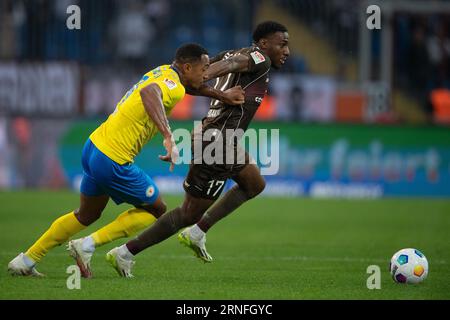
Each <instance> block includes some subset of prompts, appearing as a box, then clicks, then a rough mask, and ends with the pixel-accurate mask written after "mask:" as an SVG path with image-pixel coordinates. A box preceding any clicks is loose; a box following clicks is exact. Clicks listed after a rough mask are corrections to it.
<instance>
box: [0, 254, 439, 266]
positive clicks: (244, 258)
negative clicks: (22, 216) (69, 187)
mask: <svg viewBox="0 0 450 320" xmlns="http://www.w3.org/2000/svg"><path fill="white" fill-rule="evenodd" d="M16 255H17V252H14V253H13V252H0V256H11V259H12V258H13V257H14V256H16ZM49 255H50V256H52V255H53V256H67V257H68V258H69V255H68V254H66V253H62V252H54V253H52V252H50V253H49ZM99 255H101V254H99ZM152 259H172V260H187V259H196V258H195V257H194V256H192V255H175V254H160V255H154V256H152ZM221 260H227V261H229V260H232V261H238V260H241V261H325V262H327V261H328V262H361V263H363V262H364V263H380V264H382V263H385V264H389V261H390V259H380V258H374V259H371V258H358V257H311V256H281V257H276V256H266V257H255V256H231V257H230V256H220V258H217V259H216V261H221ZM430 264H442V265H445V264H447V261H445V260H436V261H435V260H433V261H432V262H430Z"/></svg>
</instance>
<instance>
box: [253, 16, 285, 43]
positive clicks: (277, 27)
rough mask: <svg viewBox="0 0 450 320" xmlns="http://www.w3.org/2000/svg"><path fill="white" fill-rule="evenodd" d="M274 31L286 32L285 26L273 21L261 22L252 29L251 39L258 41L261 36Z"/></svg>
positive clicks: (268, 34) (263, 36)
mask: <svg viewBox="0 0 450 320" xmlns="http://www.w3.org/2000/svg"><path fill="white" fill-rule="evenodd" d="M276 32H287V28H286V27H285V26H283V25H282V24H281V23H278V22H275V21H265V22H261V23H260V24H258V25H257V26H256V28H255V31H253V41H255V42H258V41H259V40H261V39H262V38H265V37H267V36H270V35H271V34H273V33H276Z"/></svg>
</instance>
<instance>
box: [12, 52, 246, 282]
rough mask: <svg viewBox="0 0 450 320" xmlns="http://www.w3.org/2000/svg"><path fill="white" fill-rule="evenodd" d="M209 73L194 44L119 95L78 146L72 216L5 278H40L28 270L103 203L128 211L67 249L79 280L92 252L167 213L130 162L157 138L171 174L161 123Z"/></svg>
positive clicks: (171, 147)
mask: <svg viewBox="0 0 450 320" xmlns="http://www.w3.org/2000/svg"><path fill="white" fill-rule="evenodd" d="M208 67H209V57H208V54H207V51H206V50H205V49H204V48H202V47H201V46H199V45H197V44H186V45H183V46H181V47H180V48H179V49H178V50H177V52H176V56H175V61H174V62H173V63H172V65H163V66H160V67H158V68H155V69H153V70H152V71H150V72H148V73H146V74H145V75H144V76H143V78H142V79H141V80H140V81H139V82H138V83H137V84H136V85H134V86H133V88H131V89H130V90H129V91H128V92H127V93H126V94H125V96H124V97H123V98H122V99H121V101H120V102H119V103H118V104H117V107H116V110H115V111H114V112H113V113H112V114H111V115H110V116H109V117H108V119H107V120H106V121H105V122H104V123H102V124H101V125H100V126H99V127H98V128H97V129H96V130H95V131H94V132H93V133H92V134H91V135H90V137H89V139H88V140H87V142H86V144H85V145H84V148H83V153H82V166H83V171H84V174H83V180H82V183H81V195H80V206H79V208H78V209H76V210H74V211H71V212H69V213H68V214H66V215H63V216H61V217H59V218H58V219H56V220H55V221H54V222H53V224H52V225H51V226H50V228H49V229H48V230H47V231H46V232H45V233H44V234H43V235H42V236H41V237H40V238H39V239H38V240H37V241H36V242H35V243H34V244H33V245H32V246H31V247H30V248H29V249H28V250H27V251H26V252H25V253H21V254H19V255H18V256H17V257H15V258H14V259H13V260H12V261H11V262H10V263H9V264H8V270H9V272H10V273H11V274H13V275H32V276H42V274H41V273H39V272H38V271H37V270H36V268H35V265H36V264H37V263H38V262H39V261H40V260H41V259H42V258H43V257H44V256H45V255H46V254H47V252H48V251H49V250H50V249H52V248H54V247H56V246H58V245H61V244H63V243H65V242H66V241H67V240H69V238H71V237H72V236H73V235H75V234H77V233H78V232H80V231H81V230H83V229H85V228H86V226H89V225H90V224H92V223H93V222H94V221H96V220H97V219H98V218H99V217H100V216H101V214H102V211H103V210H104V208H105V207H106V204H107V203H108V201H109V199H110V198H112V199H113V201H114V202H115V203H116V204H120V203H123V202H126V203H129V204H131V205H133V206H134V207H133V208H131V209H129V210H127V211H125V212H123V213H122V214H120V215H119V216H118V217H117V218H116V220H115V221H113V222H112V223H110V224H109V225H107V226H105V227H103V228H101V229H100V230H98V231H96V232H94V233H93V234H91V235H90V236H88V237H85V238H82V239H77V240H72V241H70V242H69V244H68V250H69V252H70V254H71V256H72V257H73V258H75V260H76V262H77V264H78V266H79V267H80V271H81V274H82V276H83V277H87V278H89V277H91V276H92V272H91V268H90V260H91V257H92V254H93V252H94V250H95V248H96V247H98V246H100V245H103V244H105V243H108V242H111V241H113V240H115V239H119V238H122V237H127V236H130V235H132V234H135V233H137V232H138V231H140V230H142V229H143V228H145V227H147V226H149V225H150V224H152V223H153V222H154V221H155V220H156V219H157V218H158V217H159V216H161V215H162V214H163V213H164V212H165V211H166V205H165V204H164V202H163V200H162V198H161V195H160V193H159V191H158V188H157V186H156V185H155V183H154V182H153V180H152V179H151V178H150V177H149V176H148V175H147V174H146V173H145V172H144V171H143V170H142V169H141V168H139V167H138V166H136V165H135V164H134V163H133V159H134V157H135V156H136V155H137V154H139V152H140V151H141V149H142V147H143V146H144V145H145V144H146V143H147V142H148V141H149V140H150V139H151V138H152V137H153V136H155V135H156V134H157V133H158V131H159V132H160V133H161V134H162V135H163V137H164V140H163V144H164V147H165V149H166V151H167V154H166V155H164V156H159V157H160V159H161V160H163V161H167V162H170V163H171V165H170V170H173V166H174V163H175V161H176V158H177V156H178V150H177V148H176V145H175V142H174V140H173V137H172V132H171V129H170V126H169V123H168V120H167V115H168V114H170V112H171V110H172V109H173V107H174V106H175V105H176V104H177V102H178V101H180V100H181V99H182V98H183V96H184V94H185V87H188V88H192V89H198V88H200V86H202V83H203V82H204V80H205V73H206V70H207V68H208ZM204 94H205V95H206V96H209V97H215V98H218V99H220V100H224V101H228V102H229V103H231V104H240V103H242V102H243V93H242V89H240V88H237V87H236V88H233V89H232V90H231V89H229V90H227V91H226V92H221V91H218V90H215V89H209V90H207V91H204Z"/></svg>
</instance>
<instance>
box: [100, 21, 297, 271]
mask: <svg viewBox="0 0 450 320" xmlns="http://www.w3.org/2000/svg"><path fill="white" fill-rule="evenodd" d="M253 40H254V43H253V45H252V46H251V47H248V48H243V49H239V50H230V51H226V52H222V53H220V54H219V55H218V56H217V57H215V58H213V59H212V60H211V65H210V67H209V69H208V71H207V77H208V79H214V78H217V80H216V83H215V86H214V87H213V88H212V87H208V86H207V85H203V86H202V87H201V88H199V89H197V90H190V91H189V90H188V91H187V92H188V93H190V94H198V95H200V94H201V95H204V96H210V97H214V92H215V91H216V90H221V91H224V90H226V89H227V88H232V87H236V86H241V87H242V90H244V92H245V101H244V103H243V104H241V105H238V106H231V105H227V104H224V103H222V102H220V101H218V100H215V99H213V100H212V101H211V106H210V110H209V112H208V115H207V116H206V117H205V118H203V120H202V126H201V129H200V130H196V129H194V133H193V135H192V152H193V156H192V162H191V165H190V169H189V172H188V175H187V177H186V179H185V181H184V184H183V187H184V189H185V191H186V193H185V198H184V202H183V204H182V205H181V206H180V207H177V208H175V209H173V210H172V211H170V212H167V213H165V214H164V215H162V216H161V217H160V218H159V219H158V220H157V221H156V222H155V223H154V224H153V225H152V226H151V227H150V228H148V229H147V230H145V231H144V232H142V233H141V234H140V235H139V236H138V237H136V238H135V239H133V240H130V241H129V242H127V243H126V244H125V245H123V246H120V247H116V248H114V249H112V250H111V251H109V252H108V254H107V259H108V261H109V262H110V263H111V264H112V265H113V267H114V268H115V269H116V270H117V272H118V273H119V275H121V276H131V267H132V265H133V264H134V263H133V257H134V256H135V255H136V254H138V253H139V252H141V251H142V250H144V249H145V248H148V247H150V246H153V245H155V244H157V243H159V242H161V241H163V240H165V239H167V238H169V237H170V236H172V235H173V234H175V233H176V232H177V231H178V230H180V229H182V228H185V227H188V226H191V225H193V224H195V225H193V226H192V227H190V228H186V229H184V230H183V231H182V232H181V233H180V234H179V240H180V241H181V242H182V243H184V244H186V245H187V246H188V247H190V248H191V249H192V250H193V251H194V252H195V253H196V255H197V256H198V257H199V258H200V259H202V260H203V261H205V262H211V261H212V258H211V256H210V255H209V254H208V253H207V251H206V247H205V241H206V236H205V234H206V232H207V231H208V230H209V228H211V227H212V226H213V225H214V224H215V223H217V222H218V221H219V220H221V219H222V218H224V217H225V216H227V215H228V214H230V213H231V212H233V211H234V210H235V209H236V208H238V207H239V206H240V205H242V204H243V203H244V202H246V201H248V200H250V199H252V198H254V197H255V196H257V195H258V194H260V193H261V192H262V191H263V190H264V188H265V181H264V178H263V177H262V175H261V173H260V171H259V168H258V166H257V165H256V164H254V163H251V161H250V157H249V155H248V154H247V153H246V152H243V154H244V161H237V160H239V159H238V158H239V156H238V157H237V158H236V157H231V158H232V159H233V162H232V163H227V162H226V161H225V163H223V161H222V162H218V163H212V164H207V163H206V161H201V160H204V159H200V161H196V160H199V159H196V157H197V155H196V154H195V152H194V149H195V148H196V144H197V143H199V144H200V146H201V150H202V151H204V150H205V148H211V145H213V144H216V145H217V144H218V143H222V144H223V146H224V148H223V150H224V151H225V153H227V152H232V153H234V154H235V153H237V154H239V153H240V151H241V150H240V146H239V145H238V141H237V140H238V139H236V137H235V135H232V137H229V136H228V135H226V134H225V132H226V130H227V129H231V130H234V131H236V130H239V129H241V130H242V131H245V130H246V129H247V127H248V125H249V124H250V122H251V120H252V118H253V116H254V114H255V113H256V111H257V109H258V107H259V105H260V103H261V101H262V99H263V98H264V95H265V94H266V92H267V88H268V79H269V77H268V75H269V71H270V68H271V67H273V68H276V69H278V68H280V67H281V66H282V65H283V64H284V63H285V61H286V59H287V58H288V56H289V47H288V42H289V35H288V32H287V29H286V27H285V26H283V25H282V24H279V23H277V22H273V21H266V22H263V23H261V24H259V25H258V26H257V27H256V29H255V31H254V33H253ZM208 130H209V132H212V136H214V137H215V138H214V139H211V140H212V141H205V140H208V139H204V134H205V132H206V131H208ZM242 131H241V132H242ZM230 145H231V146H232V147H231V148H230V147H229V146H230ZM203 154H204V153H203V152H201V155H200V156H201V157H203ZM221 156H222V158H223V159H226V158H227V155H226V154H223V155H221ZM168 161H170V160H168ZM227 179H233V180H234V181H235V182H236V185H235V186H234V187H233V188H231V189H230V190H229V191H228V192H227V193H226V194H225V195H224V196H223V197H222V198H221V199H220V200H219V201H218V202H217V203H216V204H215V205H214V206H212V205H213V204H214V202H215V201H216V200H217V199H218V197H219V196H220V193H221V191H222V189H223V187H224V185H225V182H226V180H227ZM211 206H212V207H211Z"/></svg>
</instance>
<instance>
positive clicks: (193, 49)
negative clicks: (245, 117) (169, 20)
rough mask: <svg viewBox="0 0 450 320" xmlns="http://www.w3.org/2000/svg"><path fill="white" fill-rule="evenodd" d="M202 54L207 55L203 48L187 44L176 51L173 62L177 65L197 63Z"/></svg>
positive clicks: (195, 44) (194, 44)
mask: <svg viewBox="0 0 450 320" xmlns="http://www.w3.org/2000/svg"><path fill="white" fill-rule="evenodd" d="M203 54H208V51H206V49H205V48H203V47H202V46H201V45H199V44H197V43H187V44H184V45H182V46H181V47H179V48H178V49H177V52H176V53H175V61H177V62H179V63H192V62H196V61H199V60H200V59H201V58H202V55H203Z"/></svg>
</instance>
